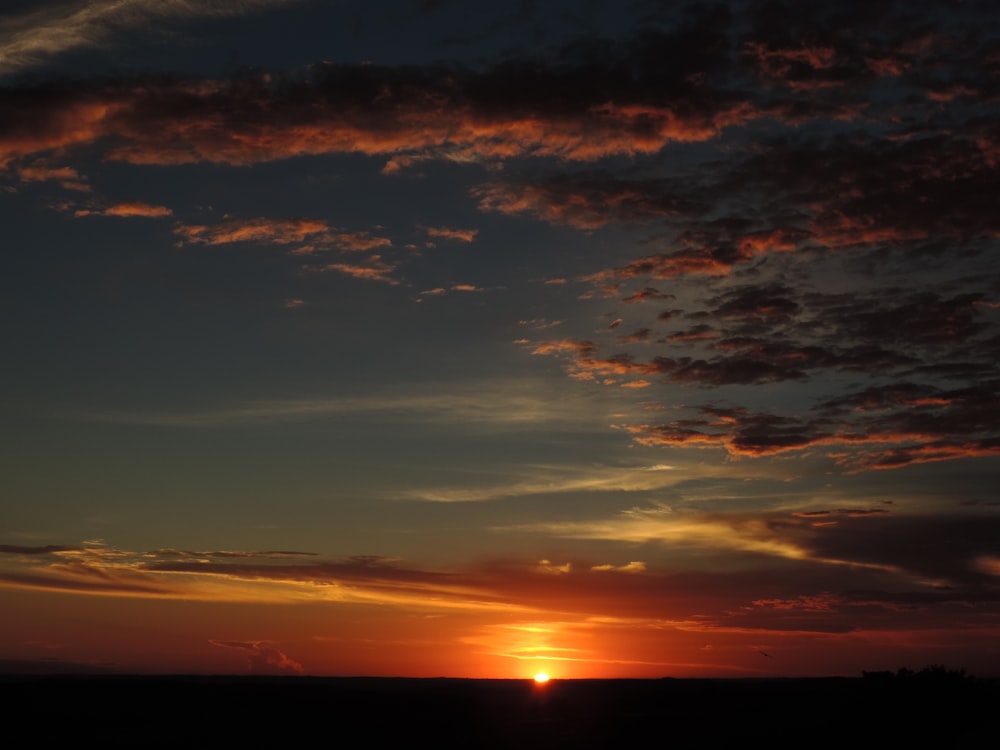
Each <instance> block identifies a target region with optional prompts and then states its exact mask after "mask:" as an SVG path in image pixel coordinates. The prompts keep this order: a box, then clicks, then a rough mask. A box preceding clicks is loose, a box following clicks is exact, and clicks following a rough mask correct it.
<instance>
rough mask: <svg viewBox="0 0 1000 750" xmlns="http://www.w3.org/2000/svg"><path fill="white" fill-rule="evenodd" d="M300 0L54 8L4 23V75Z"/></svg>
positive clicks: (0, 71) (93, 2)
mask: <svg viewBox="0 0 1000 750" xmlns="http://www.w3.org/2000/svg"><path fill="white" fill-rule="evenodd" d="M294 2H299V0H90V1H88V2H80V1H79V0H78V1H77V2H64V3H60V4H58V5H49V6H48V7H43V8H40V9H37V10H32V11H29V12H27V13H22V14H20V15H17V16H13V17H11V18H7V19H2V20H0V75H6V74H11V73H17V72H20V71H23V70H30V69H31V68H34V67H37V66H38V65H42V64H44V63H46V62H47V61H49V60H50V59H52V58H54V57H58V56H59V55H62V54H64V53H66V52H73V51H75V50H81V49H87V48H94V47H101V46H104V45H107V44H108V43H110V42H113V41H114V39H115V37H116V36H122V35H123V34H124V32H142V31H145V30H153V29H155V27H156V25H157V24H158V23H161V22H162V21H165V20H171V19H177V20H185V19H198V18H205V17H225V16H238V15H243V14H245V13H250V12H253V11H255V10H258V9H265V8H268V7H273V6H280V5H288V4H290V3H294Z"/></svg>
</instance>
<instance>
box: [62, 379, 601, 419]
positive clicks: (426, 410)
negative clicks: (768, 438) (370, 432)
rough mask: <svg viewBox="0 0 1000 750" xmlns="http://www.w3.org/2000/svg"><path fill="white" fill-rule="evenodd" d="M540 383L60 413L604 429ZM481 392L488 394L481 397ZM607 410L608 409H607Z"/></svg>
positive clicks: (592, 410)
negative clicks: (353, 417) (383, 418)
mask: <svg viewBox="0 0 1000 750" xmlns="http://www.w3.org/2000/svg"><path fill="white" fill-rule="evenodd" d="M549 390H550V389H548V388H547V387H545V386H544V384H540V383H537V382H535V381H525V382H515V383H503V382H495V381H482V382H478V383H471V384H469V383H466V384H463V385H462V386H461V388H460V389H458V390H457V391H456V390H451V391H448V392H444V391H442V392H435V391H425V392H416V393H412V394H408V395H398V394H379V393H369V394H363V395H359V396H355V397H337V398H317V399H274V400H261V401H251V402H245V403H242V404H238V405H234V406H231V407H223V408H218V407H216V408H206V409H204V410H193V409H192V410H189V411H180V410H171V411H164V412H155V411H154V412H124V411H103V412H102V411H94V412H86V413H84V412H74V413H62V414H60V415H59V416H60V417H62V418H64V419H73V420H82V421H95V422H108V423H114V424H145V425H155V426H160V427H182V428H201V429H205V428H223V427H232V426H244V425H252V424H271V423H279V422H296V421H305V420H310V419H323V418H326V417H331V416H336V415H344V414H358V415H370V416H375V415H378V414H385V415H387V416H391V417H392V418H394V419H397V418H401V417H402V418H407V417H408V418H410V419H412V420H415V421H428V422H435V423H445V424H447V423H460V424H463V425H464V426H466V427H468V426H469V424H470V423H472V424H483V425H488V427H489V429H495V428H496V427H499V426H503V425H507V426H510V427H517V426H518V425H533V424H539V423H545V422H552V423H564V422H574V423H580V422H593V423H594V424H595V426H598V427H599V428H600V429H606V428H607V421H608V417H609V416H610V414H609V413H604V412H602V410H601V409H599V408H597V407H598V406H599V404H592V403H589V402H588V404H587V406H588V408H587V409H582V408H581V406H582V405H583V402H582V401H581V399H580V398H576V397H568V398H567V397H562V398H559V397H556V396H555V394H551V393H549ZM484 394H489V396H488V397H487V396H486V395H484ZM609 408H610V407H609Z"/></svg>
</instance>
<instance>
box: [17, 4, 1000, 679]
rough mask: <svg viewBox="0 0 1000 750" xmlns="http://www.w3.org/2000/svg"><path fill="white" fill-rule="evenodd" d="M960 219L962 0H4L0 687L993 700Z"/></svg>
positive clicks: (992, 86)
mask: <svg viewBox="0 0 1000 750" xmlns="http://www.w3.org/2000/svg"><path fill="white" fill-rule="evenodd" d="M918 7H919V10H917V8H918ZM998 196H1000V13H998V12H997V10H996V5H995V3H993V2H992V1H990V0H964V1H963V0H950V1H946V0H940V1H939V2H924V3H919V4H918V3H910V2H904V1H903V0H897V1H895V2H894V1H893V0H863V1H862V0H831V1H829V2H822V3H820V2H793V1H792V0H788V2H777V1H776V2H766V1H760V2H758V1H757V0H746V1H743V0H729V2H720V3H714V4H713V3H709V2H698V3H692V4H689V5H685V4H684V3H680V2H676V3H675V2H654V1H653V0H565V2H563V1H556V0H553V1H552V2H542V1H537V2H534V1H532V0H519V1H516V2H507V3H469V2H458V0H380V1H378V2H366V1H363V0H114V1H113V0H90V1H89V2H84V1H83V0H79V1H73V0H44V1H42V0H13V1H8V2H5V3H3V5H2V8H0V227H2V234H0V248H2V258H3V272H2V273H0V290H2V292H0V305H2V314H0V331H2V342H3V350H4V352H5V356H4V361H3V366H2V368H0V385H2V389H0V393H2V397H0V409H2V412H0V414H2V420H0V424H2V427H0V429H2V442H0V611H2V613H3V615H2V617H0V671H18V670H26V669H27V670H39V669H41V670H53V671H87V670H111V671H116V672H142V673H179V672H182V673H232V674H247V673H254V674H258V673H265V674H295V673H301V674H312V675H406V676H439V675H441V676H455V677H527V676H529V675H532V674H534V673H535V672H537V671H541V670H544V671H546V672H548V673H549V674H551V675H552V676H553V677H554V678H572V677H660V676H676V677H689V676H702V677H708V676H723V677H741V676H746V677H752V676H766V675H832V674H839V675H848V676H858V675H860V673H861V671H862V670H881V669H892V670H895V669H897V668H899V667H904V666H905V667H911V668H920V667H923V666H926V665H929V664H941V665H945V666H947V667H950V668H964V669H966V670H968V671H969V672H971V673H972V674H975V675H980V676H1000V493H998V490H997V488H998V487H1000V400H998V397H1000V371H998V366H997V363H998V362H1000V262H998V260H997V252H998V251H1000V206H998Z"/></svg>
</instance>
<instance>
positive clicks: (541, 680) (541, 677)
mask: <svg viewBox="0 0 1000 750" xmlns="http://www.w3.org/2000/svg"><path fill="white" fill-rule="evenodd" d="M548 681H549V676H548V675H547V674H546V673H545V672H539V673H538V674H536V675H535V684H536V685H543V684H545V683H546V682H548Z"/></svg>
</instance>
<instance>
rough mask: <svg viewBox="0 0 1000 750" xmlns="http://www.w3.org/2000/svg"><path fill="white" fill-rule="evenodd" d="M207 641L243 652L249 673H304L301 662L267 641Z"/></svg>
mask: <svg viewBox="0 0 1000 750" xmlns="http://www.w3.org/2000/svg"><path fill="white" fill-rule="evenodd" d="M209 643H211V644H212V645H213V646H220V647H222V648H230V649H236V650H237V651H243V652H245V653H246V657H247V669H248V671H249V672H250V674H289V673H291V674H305V669H303V667H302V665H301V664H299V663H298V662H297V661H295V660H294V659H292V658H290V657H289V656H288V655H287V654H285V653H284V652H283V651H281V650H279V649H277V648H275V647H274V646H272V645H270V644H269V642H267V641H215V640H210V641H209Z"/></svg>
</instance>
